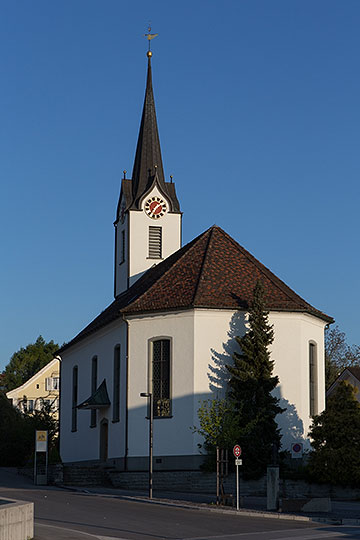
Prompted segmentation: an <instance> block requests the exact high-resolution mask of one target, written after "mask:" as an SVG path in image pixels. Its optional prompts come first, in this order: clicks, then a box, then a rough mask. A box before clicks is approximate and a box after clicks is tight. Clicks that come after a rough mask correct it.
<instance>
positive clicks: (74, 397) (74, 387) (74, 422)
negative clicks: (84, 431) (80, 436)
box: [71, 366, 78, 431]
mask: <svg viewBox="0 0 360 540" xmlns="http://www.w3.org/2000/svg"><path fill="white" fill-rule="evenodd" d="M77 400H78V367H77V366H74V367H73V377H72V400H71V401H72V416H71V431H76V430H77V408H76V405H77Z"/></svg>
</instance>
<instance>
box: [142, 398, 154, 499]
mask: <svg viewBox="0 0 360 540" xmlns="http://www.w3.org/2000/svg"><path fill="white" fill-rule="evenodd" d="M140 397H146V398H149V409H150V415H149V416H148V418H149V499H152V492H153V485H152V484H153V422H154V411H153V395H152V393H151V392H141V394H140Z"/></svg>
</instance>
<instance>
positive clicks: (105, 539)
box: [35, 522, 129, 540]
mask: <svg viewBox="0 0 360 540" xmlns="http://www.w3.org/2000/svg"><path fill="white" fill-rule="evenodd" d="M35 526H36V527H51V528H52V529H60V530H62V531H71V532H74V533H79V534H85V535H86V536H90V537H91V538H97V539H98V540H129V539H128V538H119V537H117V536H98V535H97V534H91V533H87V532H84V531H79V529H69V527H58V526H57V525H47V524H46V523H36V522H35Z"/></svg>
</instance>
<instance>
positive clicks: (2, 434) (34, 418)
mask: <svg viewBox="0 0 360 540" xmlns="http://www.w3.org/2000/svg"><path fill="white" fill-rule="evenodd" d="M36 430H46V431H48V440H49V452H50V455H54V454H57V452H56V448H57V435H58V422H57V420H55V419H54V417H53V415H52V414H51V411H50V409H49V408H47V407H46V406H45V407H43V408H42V410H41V411H34V412H33V413H26V414H23V413H21V412H20V411H19V410H18V409H16V408H15V407H13V406H12V404H11V403H10V401H9V400H8V399H7V397H6V396H5V394H4V393H3V392H1V391H0V466H1V467H21V466H23V465H25V464H26V463H27V462H28V461H29V460H31V459H32V458H33V455H34V447H35V431H36Z"/></svg>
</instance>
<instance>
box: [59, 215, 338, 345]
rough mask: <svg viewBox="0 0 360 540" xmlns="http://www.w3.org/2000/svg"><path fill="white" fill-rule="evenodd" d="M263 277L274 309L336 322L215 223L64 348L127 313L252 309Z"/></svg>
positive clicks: (268, 302) (149, 272)
mask: <svg viewBox="0 0 360 540" xmlns="http://www.w3.org/2000/svg"><path fill="white" fill-rule="evenodd" d="M258 280H261V281H262V283H263V286H264V299H265V303H266V308H267V309H268V310H269V311H287V312H301V313H309V314H311V315H314V316H315V317H319V318H320V319H323V320H324V321H326V322H328V323H330V322H333V319H332V318H331V317H329V316H328V315H326V314H325V313H323V312H321V311H319V310H318V309H316V308H314V307H313V306H311V305H310V304H309V303H308V302H306V301H305V300H303V299H302V298H301V297H300V296H299V295H298V294H296V293H295V292H294V291H293V290H292V289H290V288H289V287H288V286H287V285H286V284H285V283H284V282H283V281H281V280H280V279H279V278H278V277H276V276H275V275H274V274H273V273H272V272H271V271H270V270H269V269H268V268H266V267H265V266H264V265H263V264H261V263H260V262H259V261H258V260H257V259H256V258H255V257H253V255H251V254H250V253H249V252H248V251H247V250H246V249H244V248H243V247H242V246H240V245H239V244H238V243H237V242H236V241H235V240H234V239H233V238H231V237H230V236H229V235H228V234H227V233H226V232H225V231H223V230H222V229H221V228H220V227H217V226H216V225H214V226H213V227H211V228H210V229H208V230H207V231H205V232H204V233H202V234H200V236H198V237H197V238H195V239H194V240H193V241H192V242H190V243H189V244H187V245H186V246H184V247H182V248H181V249H179V250H178V251H176V252H175V253H173V254H172V255H170V257H168V258H167V259H165V260H164V261H162V262H161V263H159V264H158V265H156V266H154V267H152V268H150V269H149V270H147V271H146V272H145V273H144V274H143V275H142V276H141V277H140V278H139V279H138V280H137V281H136V282H135V283H134V284H133V285H132V286H131V287H130V288H129V289H127V290H126V291H124V292H123V293H122V294H120V295H119V296H117V297H116V299H115V300H114V301H113V302H112V303H111V304H110V305H109V306H108V307H107V308H106V309H105V310H104V311H103V312H102V313H100V315H98V317H96V318H95V319H94V320H93V321H92V322H91V323H90V324H89V325H88V326H87V327H86V328H84V330H82V331H81V332H80V333H79V334H78V335H77V336H76V337H75V338H74V339H73V340H71V341H70V342H69V343H68V344H66V345H64V346H63V347H62V349H61V350H60V353H61V352H62V351H64V350H66V349H67V348H68V347H70V346H71V345H73V344H75V343H77V342H78V341H80V340H82V339H84V338H85V337H87V336H88V335H90V334H92V333H93V332H96V331H97V330H99V329H100V328H102V327H104V326H106V325H107V324H109V323H111V322H112V321H114V320H116V319H118V318H120V317H123V316H126V315H135V314H140V313H153V312H161V311H170V310H179V309H192V308H209V309H241V310H247V309H248V308H249V306H250V304H251V301H252V295H253V290H254V287H255V285H256V282H257V281H258Z"/></svg>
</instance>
